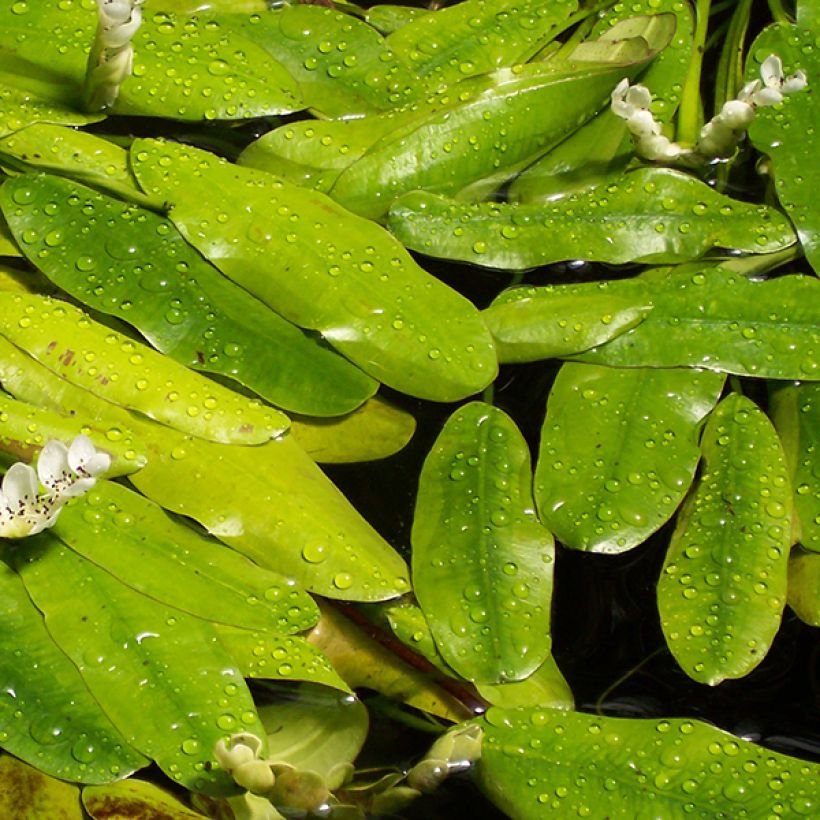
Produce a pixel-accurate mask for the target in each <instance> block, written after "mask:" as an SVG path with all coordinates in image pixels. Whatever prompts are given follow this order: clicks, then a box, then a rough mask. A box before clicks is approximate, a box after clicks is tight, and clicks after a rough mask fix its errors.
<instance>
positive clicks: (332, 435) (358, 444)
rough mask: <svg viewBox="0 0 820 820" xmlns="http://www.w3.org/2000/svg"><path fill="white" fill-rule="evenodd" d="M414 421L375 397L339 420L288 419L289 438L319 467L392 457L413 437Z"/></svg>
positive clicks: (406, 414)
mask: <svg viewBox="0 0 820 820" xmlns="http://www.w3.org/2000/svg"><path fill="white" fill-rule="evenodd" d="M415 429H416V420H415V419H414V418H413V417H412V416H411V415H410V414H409V413H406V412H405V411H404V410H400V409H399V408H398V407H394V406H393V405H392V404H389V403H388V402H386V401H385V400H384V399H382V398H379V397H378V396H375V397H373V398H372V399H368V400H367V401H366V402H365V403H364V404H363V405H362V406H361V407H360V408H358V409H357V410H354V411H353V412H352V413H350V414H349V415H347V416H343V417H342V418H339V419H309V418H298V417H296V418H292V419H291V425H290V432H291V435H292V436H293V437H294V438H295V439H296V441H297V442H299V445H300V446H301V447H302V448H303V449H304V451H305V452H306V453H307V454H308V455H309V456H310V457H311V458H312V459H313V460H314V461H318V462H319V463H321V464H340V463H349V462H352V461H375V460H376V459H380V458H386V457H387V456H392V455H393V454H394V453H397V452H398V451H399V450H401V449H402V448H403V447H404V446H405V445H406V444H407V442H408V441H410V439H411V438H412V436H413V433H414V432H415Z"/></svg>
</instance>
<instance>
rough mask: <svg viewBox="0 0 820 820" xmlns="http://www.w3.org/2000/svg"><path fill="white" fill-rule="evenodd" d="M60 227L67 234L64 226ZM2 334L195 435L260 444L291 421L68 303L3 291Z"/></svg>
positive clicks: (114, 398)
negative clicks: (92, 318)
mask: <svg viewBox="0 0 820 820" xmlns="http://www.w3.org/2000/svg"><path fill="white" fill-rule="evenodd" d="M55 233H56V234H59V235H60V236H61V235H62V234H61V232H60V229H59V228H55ZM46 244H48V239H47V238H46ZM0 333H2V334H3V335H4V336H5V337H6V338H7V339H9V340H10V341H11V342H13V343H14V344H15V345H17V346H18V347H21V348H22V349H23V350H25V351H26V352H27V353H28V354H29V355H31V356H32V357H33V358H35V359H36V360H37V361H39V362H40V363H41V364H44V365H45V366H46V367H48V368H49V369H50V370H52V371H53V372H54V373H56V374H57V375H59V376H62V377H63V378H65V379H67V380H68V381H71V382H72V383H74V384H77V385H78V386H80V387H83V388H84V389H86V390H88V391H89V392H92V393H94V394H95V395H98V396H101V397H102V398H105V399H106V400H107V401H109V402H114V403H117V404H121V405H123V406H125V407H130V408H133V409H135V410H139V411H140V412H141V413H144V414H145V415H147V416H149V417H150V418H155V419H157V420H159V421H162V422H165V423H166V424H170V425H172V426H175V427H178V428H179V429H181V430H184V431H187V432H190V433H192V434H193V435H198V436H204V437H207V438H211V439H215V440H216V441H226V442H240V443H245V444H257V443H259V442H262V441H266V440H267V439H270V438H271V437H272V436H276V435H279V434H281V433H283V432H284V431H285V430H287V428H288V426H289V421H288V419H287V417H286V416H284V415H283V414H282V413H280V412H278V411H277V410H274V409H273V408H272V407H265V406H263V405H261V404H260V403H259V402H254V401H250V400H248V399H246V398H244V397H243V396H240V395H238V394H236V393H234V392H233V391H231V390H228V389H227V388H225V387H222V386H221V385H219V384H216V383H215V382H212V381H209V380H207V379H205V378H203V377H202V376H200V375H198V374H196V373H193V372H191V371H190V370H188V369H186V368H185V367H183V366H182V365H180V364H178V363H177V362H175V361H174V360H173V359H169V358H168V357H167V356H162V355H161V354H159V353H157V352H156V351H154V350H152V349H151V348H149V347H147V346H145V345H143V344H140V343H139V342H135V341H132V340H131V339H129V338H128V337H127V336H124V335H123V334H121V333H118V332H116V331H114V330H111V329H109V328H107V327H105V326H104V325H101V324H99V323H97V322H94V321H92V320H91V319H89V317H88V316H86V314H85V313H83V312H82V311H80V310H78V309H77V308H75V307H74V306H73V305H70V304H68V303H67V302H61V301H56V300H53V299H50V298H48V297H43V296H39V295H36V294H32V295H26V294H21V293H9V292H5V293H4V292H0Z"/></svg>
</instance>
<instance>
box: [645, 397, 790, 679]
mask: <svg viewBox="0 0 820 820" xmlns="http://www.w3.org/2000/svg"><path fill="white" fill-rule="evenodd" d="M702 448H703V458H704V469H703V475H702V476H701V478H700V479H699V481H698V483H697V485H696V487H695V489H694V492H693V493H692V495H691V496H690V497H689V498H688V499H687V501H686V504H685V505H684V507H683V509H682V510H681V512H680V516H679V518H678V522H677V526H676V527H675V532H674V533H673V535H672V540H671V542H670V544H669V551H668V552H667V555H666V560H665V562H664V568H663V572H662V573H661V579H660V581H659V583H658V609H659V610H660V615H661V627H662V628H663V633H664V636H665V637H666V641H667V644H668V645H669V649H670V651H671V652H672V654H673V655H674V656H675V659H676V660H677V661H678V663H679V664H680V665H681V667H682V668H683V670H684V671H685V672H686V674H687V675H689V677H691V678H693V679H694V680H696V681H699V682H700V683H708V684H710V685H712V686H714V685H715V684H717V683H720V682H721V681H722V680H726V679H727V678H740V677H743V676H744V675H745V674H747V673H748V672H750V671H751V670H752V669H754V668H755V666H757V665H758V664H759V663H760V662H761V661H762V660H763V658H764V656H765V655H766V652H767V651H768V649H769V646H770V645H771V642H772V640H773V638H774V635H775V633H776V632H777V630H778V627H779V626H780V618H781V615H782V613H783V607H784V606H785V605H786V573H787V566H788V558H789V542H790V536H791V512H792V496H791V485H790V484H789V478H788V472H787V469H786V461H785V457H784V455H783V448H782V447H781V445H780V441H779V440H778V438H777V433H775V431H774V428H773V427H772V425H771V423H770V422H769V420H768V419H767V418H766V416H765V415H764V414H763V412H762V411H761V410H760V409H759V408H758V407H757V405H755V404H754V403H753V402H752V401H750V400H749V399H747V398H745V397H744V396H741V395H739V394H737V393H733V394H732V395H730V396H727V397H726V399H724V400H723V401H722V402H721V403H720V405H718V407H717V408H716V409H715V410H714V411H713V413H712V414H711V415H710V416H709V420H708V422H707V424H706V427H705V429H704V431H703V443H702Z"/></svg>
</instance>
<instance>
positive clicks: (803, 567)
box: [787, 550, 820, 626]
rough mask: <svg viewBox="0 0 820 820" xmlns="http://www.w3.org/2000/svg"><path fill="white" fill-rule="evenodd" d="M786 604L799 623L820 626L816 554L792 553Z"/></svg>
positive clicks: (818, 558)
mask: <svg viewBox="0 0 820 820" xmlns="http://www.w3.org/2000/svg"><path fill="white" fill-rule="evenodd" d="M787 602H788V604H789V606H790V607H791V608H792V609H793V610H794V612H795V614H796V615H797V617H798V618H800V620H801V621H805V622H806V623H807V624H809V625H811V626H820V555H817V553H812V552H803V551H801V550H794V551H793V552H792V555H791V558H790V559H789V584H788V598H787Z"/></svg>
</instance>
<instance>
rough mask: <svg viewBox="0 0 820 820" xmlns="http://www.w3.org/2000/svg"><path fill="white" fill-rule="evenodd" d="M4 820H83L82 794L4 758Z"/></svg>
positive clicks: (0, 771)
mask: <svg viewBox="0 0 820 820" xmlns="http://www.w3.org/2000/svg"><path fill="white" fill-rule="evenodd" d="M0 817H6V818H9V820H37V818H39V817H48V818H49V820H83V811H82V808H80V791H79V789H78V788H77V787H76V786H69V785H68V783H63V782H62V781H61V780H57V779H56V778H54V777H49V776H48V775H46V774H43V773H42V772H41V771H38V770H37V769H34V768H32V767H31V766H28V765H27V764H25V763H23V762H22V761H21V760H16V759H15V758H13V757H11V755H3V756H2V757H0Z"/></svg>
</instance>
